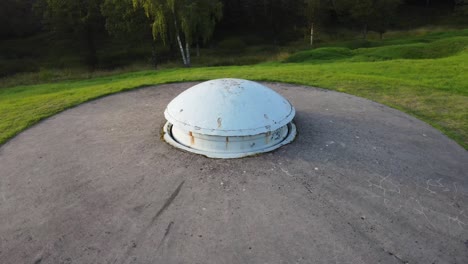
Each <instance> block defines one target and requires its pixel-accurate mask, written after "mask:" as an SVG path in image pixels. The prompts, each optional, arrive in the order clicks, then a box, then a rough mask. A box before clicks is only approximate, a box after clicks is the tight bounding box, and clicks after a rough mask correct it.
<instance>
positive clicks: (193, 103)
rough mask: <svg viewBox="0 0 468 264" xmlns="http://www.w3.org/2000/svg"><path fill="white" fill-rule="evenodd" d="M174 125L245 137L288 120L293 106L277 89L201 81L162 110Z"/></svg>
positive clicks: (227, 81) (237, 82)
mask: <svg viewBox="0 0 468 264" xmlns="http://www.w3.org/2000/svg"><path fill="white" fill-rule="evenodd" d="M164 115H165V117H166V119H167V120H168V121H169V122H171V123H172V124H173V125H174V126H179V127H181V128H184V129H186V130H190V131H196V132H197V133H201V134H205V135H216V136H246V135H256V134H260V133H265V132H268V131H274V130H276V129H278V128H280V127H283V126H284V125H286V124H288V123H289V122H291V120H292V119H293V118H294V115H295V110H294V107H293V106H292V105H291V104H290V103H289V102H288V100H286V99H285V98H284V97H282V96H281V95H279V94H278V93H277V92H275V91H273V90H271V89H270V88H267V87H265V86H263V85H261V84H259V83H256V82H252V81H247V80H241V79H217V80H211V81H207V82H203V83H200V84H198V85H195V86H193V87H191V88H190V89H188V90H186V91H185V92H183V93H181V94H180V95H179V96H177V97H176V98H175V99H174V100H172V101H171V102H170V103H169V105H168V106H167V108H166V111H165V113H164Z"/></svg>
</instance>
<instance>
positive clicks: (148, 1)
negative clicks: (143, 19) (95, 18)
mask: <svg viewBox="0 0 468 264" xmlns="http://www.w3.org/2000/svg"><path fill="white" fill-rule="evenodd" d="M133 3H134V6H135V7H140V6H141V7H143V9H144V10H145V12H146V15H147V16H148V17H149V18H150V19H151V21H153V23H152V32H153V37H154V39H155V40H156V39H161V40H162V41H163V43H164V44H165V43H167V42H168V40H169V39H170V38H171V37H175V38H176V41H177V43H178V45H179V50H180V55H181V56H182V61H183V63H184V65H185V66H186V67H190V65H191V60H190V46H191V45H192V44H193V42H194V40H196V39H198V38H201V39H202V40H203V39H205V40H206V39H208V37H211V35H212V33H213V29H214V26H215V24H216V22H217V21H219V19H220V18H221V15H222V5H221V3H220V2H219V1H216V0H133Z"/></svg>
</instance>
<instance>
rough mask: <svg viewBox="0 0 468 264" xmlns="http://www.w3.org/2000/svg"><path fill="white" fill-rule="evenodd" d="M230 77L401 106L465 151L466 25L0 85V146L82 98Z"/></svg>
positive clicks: (467, 125)
mask: <svg viewBox="0 0 468 264" xmlns="http://www.w3.org/2000/svg"><path fill="white" fill-rule="evenodd" d="M223 77H236V78H245V79H250V80H257V81H278V82H287V83H296V84H304V85H309V86H316V87H322V88H327V89H331V90H337V91H341V92H345V93H349V94H353V95H357V96H361V97H364V98H368V99H371V100H373V101H376V102H380V103H383V104H386V105H388V106H391V107H394V108H397V109H399V110H402V111H404V112H406V113H409V114H410V115H413V116H415V117H417V118H419V119H421V120H423V121H425V122H427V123H429V124H431V125H432V126H434V127H436V128H437V129H439V130H441V131H442V132H444V133H445V134H446V135H447V136H449V137H450V138H452V139H454V140H455V141H457V142H458V143H459V144H460V145H462V146H463V147H464V148H465V149H468V30H460V31H454V32H450V33H443V34H440V33H439V34H432V35H427V36H424V37H418V38H411V39H406V41H405V40H388V41H382V42H374V43H372V42H371V43H370V45H369V46H368V47H366V48H354V49H353V48H349V47H346V46H338V47H323V48H320V49H315V50H306V51H301V52H299V53H296V54H293V55H292V56H290V57H289V58H288V59H286V61H285V62H270V63H264V64H257V65H252V66H229V67H200V68H191V69H166V70H160V71H141V72H134V73H126V74H118V75H113V76H107V77H100V78H94V79H86V80H75V81H62V82H57V83H45V84H37V85H24V86H14V87H6V88H0V144H2V143H4V142H6V141H7V140H8V139H10V138H11V137H13V136H15V135H16V134H18V133H19V132H21V131H22V130H24V129H25V128H27V127H29V126H31V125H33V124H35V123H37V122H38V121H40V120H41V119H44V118H46V117H49V116H51V115H53V114H56V113H58V112H60V111H63V110H64V109H67V108H69V107H72V106H75V105H77V104H80V103H82V102H86V101H88V100H90V99H94V98H97V97H100V96H104V95H108V94H112V93H115V92H119V91H125V90H129V89H134V88H137V87H143V86H149V85H154V84H161V83H170V82H183V81H202V80H208V79H213V78H223Z"/></svg>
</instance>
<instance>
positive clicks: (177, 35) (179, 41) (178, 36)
mask: <svg viewBox="0 0 468 264" xmlns="http://www.w3.org/2000/svg"><path fill="white" fill-rule="evenodd" d="M172 15H173V16H174V26H175V32H176V37H177V43H179V49H180V55H181V56H182V61H183V62H184V65H185V66H187V57H185V53H184V46H183V45H182V41H181V40H180V34H179V27H178V26H177V19H176V16H175V14H172Z"/></svg>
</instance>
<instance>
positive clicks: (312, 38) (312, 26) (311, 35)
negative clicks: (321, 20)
mask: <svg viewBox="0 0 468 264" xmlns="http://www.w3.org/2000/svg"><path fill="white" fill-rule="evenodd" d="M310 46H311V47H312V48H313V47H314V23H312V24H311V25H310Z"/></svg>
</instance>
